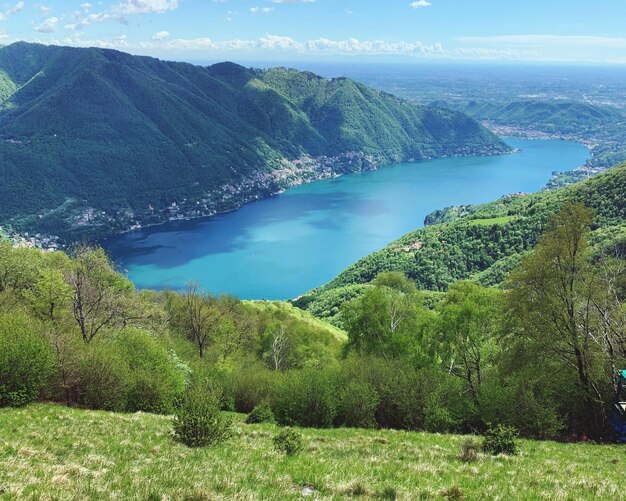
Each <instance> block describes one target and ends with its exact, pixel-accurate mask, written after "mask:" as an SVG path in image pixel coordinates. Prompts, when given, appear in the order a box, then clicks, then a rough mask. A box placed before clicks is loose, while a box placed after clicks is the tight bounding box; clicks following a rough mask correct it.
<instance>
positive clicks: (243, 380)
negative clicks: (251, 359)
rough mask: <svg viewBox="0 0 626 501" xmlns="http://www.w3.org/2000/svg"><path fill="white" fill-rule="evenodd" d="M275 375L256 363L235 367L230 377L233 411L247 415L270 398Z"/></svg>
mask: <svg viewBox="0 0 626 501" xmlns="http://www.w3.org/2000/svg"><path fill="white" fill-rule="evenodd" d="M276 376H277V374H276V373H275V372H273V371H270V370H269V369H267V368H266V367H265V366H264V365H263V364H261V363H259V362H257V363H252V364H250V365H246V366H243V367H237V368H236V369H235V370H234V371H233V374H232V376H231V383H230V384H231V385H232V386H233V389H232V392H233V396H234V403H235V410H236V411H237V412H245V413H249V412H251V411H252V409H254V408H255V407H256V406H257V405H259V404H261V403H262V402H264V401H265V400H267V399H268V398H270V397H271V394H272V390H273V388H274V386H275V384H276Z"/></svg>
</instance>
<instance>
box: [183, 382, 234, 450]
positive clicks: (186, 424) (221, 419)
mask: <svg viewBox="0 0 626 501" xmlns="http://www.w3.org/2000/svg"><path fill="white" fill-rule="evenodd" d="M220 404H221V389H219V388H218V387H217V386H216V385H215V383H214V382H212V381H211V380H208V379H203V380H201V381H194V382H192V384H191V385H190V387H189V388H188V389H187V390H186V391H185V393H184V395H183V397H182V398H181V401H180V404H179V406H178V407H177V409H176V412H175V414H174V423H173V424H174V438H175V440H177V441H178V442H181V443H183V444H185V445H186V446H188V447H203V446H206V445H214V444H218V443H220V442H223V441H225V440H227V439H228V438H229V437H230V436H231V435H232V433H233V423H232V420H231V419H230V418H228V417H226V416H224V415H223V414H222V413H221V411H220Z"/></svg>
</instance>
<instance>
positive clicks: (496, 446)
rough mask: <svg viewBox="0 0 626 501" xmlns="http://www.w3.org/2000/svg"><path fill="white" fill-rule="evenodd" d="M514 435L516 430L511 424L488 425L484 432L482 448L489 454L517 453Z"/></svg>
mask: <svg viewBox="0 0 626 501" xmlns="http://www.w3.org/2000/svg"><path fill="white" fill-rule="evenodd" d="M516 437H517V431H516V430H515V428H513V427H512V426H506V425H503V424H499V425H497V426H495V427H491V426H490V427H489V429H488V430H487V431H486V432H485V438H484V439H483V450H484V451H485V452H488V453H490V454H510V455H514V454H517V443H516V440H515V439H516Z"/></svg>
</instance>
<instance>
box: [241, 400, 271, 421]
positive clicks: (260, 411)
mask: <svg viewBox="0 0 626 501" xmlns="http://www.w3.org/2000/svg"><path fill="white" fill-rule="evenodd" d="M275 422H276V418H275V417H274V412H273V411H272V407H271V406H270V404H269V402H267V401H265V402H261V403H260V404H259V405H257V406H256V407H255V408H254V409H252V411H251V412H250V414H248V417H247V418H246V423H248V424H257V423H275Z"/></svg>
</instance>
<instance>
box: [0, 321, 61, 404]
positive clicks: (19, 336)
mask: <svg viewBox="0 0 626 501" xmlns="http://www.w3.org/2000/svg"><path fill="white" fill-rule="evenodd" d="M37 331H38V324H37V323H36V322H34V321H32V320H30V319H29V318H28V317H26V316H25V315H22V314H6V315H2V316H0V407H3V406H20V405H25V404H27V403H29V402H32V401H33V400H35V399H36V398H37V396H38V395H39V392H40V391H41V389H42V388H43V386H44V384H45V382H46V381H47V380H48V378H49V377H50V376H51V375H52V373H53V372H54V358H53V355H52V350H51V349H50V345H49V344H48V342H47V341H46V340H45V339H44V338H43V336H41V335H40V334H39V333H38V332H37Z"/></svg>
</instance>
